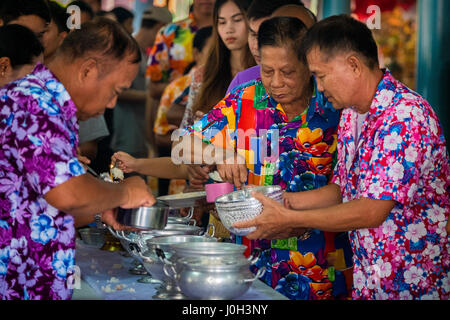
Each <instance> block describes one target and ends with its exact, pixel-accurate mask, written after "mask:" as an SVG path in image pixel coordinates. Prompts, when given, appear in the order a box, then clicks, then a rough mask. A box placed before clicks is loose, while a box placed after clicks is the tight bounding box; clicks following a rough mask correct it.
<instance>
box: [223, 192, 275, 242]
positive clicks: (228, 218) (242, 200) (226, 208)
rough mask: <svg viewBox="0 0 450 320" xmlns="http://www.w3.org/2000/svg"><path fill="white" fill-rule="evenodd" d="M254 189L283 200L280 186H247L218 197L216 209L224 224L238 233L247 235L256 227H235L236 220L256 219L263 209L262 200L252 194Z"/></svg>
mask: <svg viewBox="0 0 450 320" xmlns="http://www.w3.org/2000/svg"><path fill="white" fill-rule="evenodd" d="M253 191H257V192H259V193H262V194H263V195H265V196H267V197H269V198H271V199H273V200H275V201H279V202H282V201H283V197H282V194H283V191H282V189H281V187H280V186H261V187H252V188H247V189H245V190H239V191H234V192H231V193H228V194H225V195H223V196H220V197H218V198H217V199H216V202H215V203H216V209H217V213H218V214H219V218H220V220H221V222H222V224H223V225H224V226H225V228H227V229H228V230H229V231H230V232H232V233H234V234H236V235H239V236H245V235H247V234H249V233H250V232H252V231H254V230H255V228H254V227H252V228H234V227H233V224H234V223H235V222H239V221H246V220H251V219H254V218H255V217H257V216H258V215H259V214H260V213H261V212H262V210H263V206H262V204H261V202H259V201H258V200H257V199H256V198H254V197H253V196H252V195H251V192H253Z"/></svg>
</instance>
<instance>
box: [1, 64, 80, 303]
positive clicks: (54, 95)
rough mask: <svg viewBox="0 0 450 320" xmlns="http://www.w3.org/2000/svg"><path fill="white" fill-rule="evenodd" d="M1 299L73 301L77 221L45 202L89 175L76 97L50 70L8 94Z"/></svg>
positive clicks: (40, 69) (38, 70)
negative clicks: (81, 156) (80, 154)
mask: <svg viewBox="0 0 450 320" xmlns="http://www.w3.org/2000/svg"><path fill="white" fill-rule="evenodd" d="M0 110H1V111H0V141H1V143H0V300H3V299H5V300H7V299H33V300H35V299H36V300H40V299H51V300H55V299H56V300H57V299H70V298H71V296H72V289H71V284H73V278H72V275H73V272H74V265H75V227H74V219H73V217H72V216H71V215H69V214H66V213H63V212H61V211H59V210H57V209H56V208H54V207H52V206H51V205H50V204H48V203H47V202H46V201H45V199H44V195H45V194H46V193H47V192H48V191H50V190H51V189H52V188H55V187H56V186H58V185H60V184H62V183H64V182H66V181H67V180H69V179H70V178H72V177H74V176H78V175H81V174H84V173H85V170H84V168H83V167H82V165H81V164H80V163H79V161H78V159H77V155H76V147H77V145H78V123H77V118H76V116H75V113H76V107H75V104H74V103H73V101H72V100H71V99H70V96H69V93H68V92H67V91H66V89H65V88H64V86H63V85H62V84H61V83H60V82H59V81H58V80H57V79H56V78H55V76H54V75H53V74H52V73H51V72H50V71H49V70H48V69H47V68H45V66H43V65H42V64H37V66H36V67H35V69H34V71H33V72H32V73H30V74H29V75H27V76H26V77H25V78H23V79H20V80H18V81H15V82H12V83H10V84H8V85H6V86H4V87H3V88H1V90H0Z"/></svg>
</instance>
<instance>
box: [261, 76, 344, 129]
mask: <svg viewBox="0 0 450 320" xmlns="http://www.w3.org/2000/svg"><path fill="white" fill-rule="evenodd" d="M312 82H313V85H314V89H313V95H312V97H311V101H310V103H309V107H308V112H307V114H306V121H308V122H309V121H310V120H311V119H312V118H313V117H314V115H316V114H317V115H320V116H321V117H323V118H324V119H327V115H326V114H325V111H326V110H327V109H330V110H333V111H336V112H337V110H336V109H334V108H333V107H332V105H331V103H330V102H328V100H326V98H325V96H324V95H323V94H322V93H321V92H320V91H318V90H317V83H316V79H315V77H314V76H313V77H312ZM259 83H260V84H261V85H262V82H261V80H259ZM264 100H268V101H269V103H268V106H269V107H273V108H276V107H277V106H278V102H276V101H275V99H274V98H272V97H271V96H269V94H268V93H267V92H265V94H264V95H262V96H261V98H260V99H259V101H258V102H259V103H260V102H262V101H264Z"/></svg>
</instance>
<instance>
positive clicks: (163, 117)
mask: <svg viewBox="0 0 450 320" xmlns="http://www.w3.org/2000/svg"><path fill="white" fill-rule="evenodd" d="M194 70H195V68H193V69H192V70H191V71H190V72H189V73H188V74H187V75H184V76H182V77H180V78H178V79H176V80H174V81H172V82H171V83H169V85H168V86H167V87H166V88H165V89H164V92H163V95H162V96H161V100H160V102H159V107H158V112H157V114H156V120H155V125H154V126H153V131H154V132H155V133H156V134H159V135H165V134H167V133H168V132H169V122H168V121H167V112H168V111H169V109H170V107H171V106H172V104H173V103H174V102H177V103H178V104H180V105H186V103H187V100H188V94H189V90H188V89H189V85H190V84H191V79H192V72H193V71H194ZM175 100H177V101H175Z"/></svg>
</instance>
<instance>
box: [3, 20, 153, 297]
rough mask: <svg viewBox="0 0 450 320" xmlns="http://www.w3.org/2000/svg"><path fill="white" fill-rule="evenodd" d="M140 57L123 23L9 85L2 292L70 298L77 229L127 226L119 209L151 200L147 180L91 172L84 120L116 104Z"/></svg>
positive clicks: (107, 24)
mask: <svg viewBox="0 0 450 320" xmlns="http://www.w3.org/2000/svg"><path fill="white" fill-rule="evenodd" d="M140 59H141V56H140V51H139V47H138V45H137V44H136V42H135V41H134V40H133V39H132V37H131V36H129V35H128V34H127V33H126V32H125V31H124V30H122V29H121V28H120V26H119V25H117V24H116V23H115V22H112V21H110V20H107V19H99V20H98V21H96V22H89V23H87V24H85V25H83V27H82V29H80V30H75V31H74V32H72V33H71V34H70V35H69V36H68V37H67V38H66V40H65V42H64V43H63V44H62V46H61V48H60V51H59V52H58V55H57V56H56V57H55V59H54V60H53V61H52V62H51V63H50V64H49V65H48V68H47V67H45V66H44V65H42V64H39V63H38V64H37V65H36V67H35V69H34V70H33V72H32V73H31V74H29V75H27V76H26V77H24V78H22V79H19V80H17V81H15V82H12V83H10V84H8V85H6V86H4V87H3V88H1V89H0V141H1V142H0V299H70V298H71V295H72V290H71V288H70V284H71V283H72V280H71V277H72V274H73V269H74V258H75V227H76V226H82V225H86V224H88V223H90V222H92V221H93V220H94V215H95V214H96V213H98V212H103V213H102V214H101V219H102V220H103V222H105V223H106V224H109V225H112V226H113V227H114V228H120V227H121V226H120V225H118V223H117V221H116V220H115V218H114V214H113V211H112V210H111V209H113V208H116V207H124V208H133V207H138V206H142V205H152V204H153V203H154V201H155V200H154V198H153V196H152V195H151V193H150V192H149V190H148V187H147V186H146V184H145V182H144V181H143V180H142V179H141V178H138V177H133V178H129V179H126V180H124V182H123V183H121V184H112V183H107V182H103V181H100V180H98V179H95V178H94V177H92V176H90V175H87V174H85V170H84V168H83V166H82V165H81V164H80V162H79V160H78V159H77V152H76V149H77V145H78V123H77V118H78V120H85V119H88V118H90V117H92V116H96V115H99V114H102V113H103V112H104V110H105V108H112V107H114V105H115V103H116V99H117V95H118V94H120V93H121V92H122V91H123V90H125V89H126V88H128V87H129V86H130V85H131V82H132V81H133V79H134V78H135V76H136V74H137V71H138V67H139V61H140Z"/></svg>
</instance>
